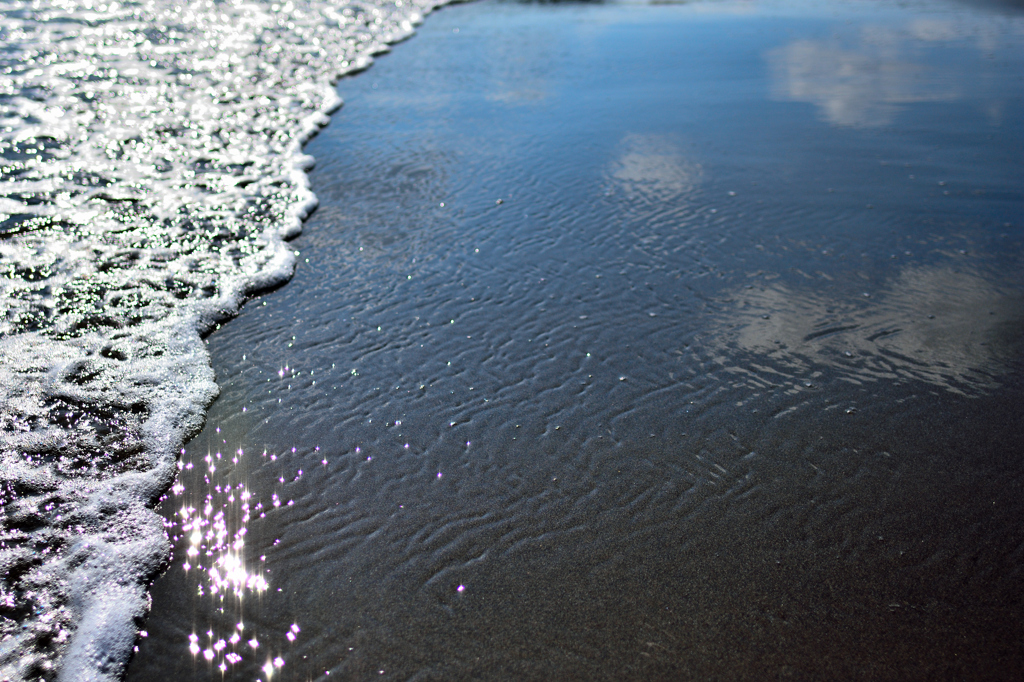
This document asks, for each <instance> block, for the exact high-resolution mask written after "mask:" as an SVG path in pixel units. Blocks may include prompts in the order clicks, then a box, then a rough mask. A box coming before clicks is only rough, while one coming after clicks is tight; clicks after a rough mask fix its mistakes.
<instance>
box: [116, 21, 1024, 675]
mask: <svg viewBox="0 0 1024 682" xmlns="http://www.w3.org/2000/svg"><path fill="white" fill-rule="evenodd" d="M1021 73H1024V16H1022V15H1021V14H1020V13H1017V12H1015V11H1014V10H1013V9H1012V8H1007V7H1005V6H991V7H990V6H985V7H982V8H979V7H976V6H972V5H968V4H956V3H941V2H910V3H904V4H901V6H900V7H892V6H890V5H889V4H887V3H874V2H821V3H768V2H765V3H760V2H710V1H709V2H693V3H686V4H608V5H605V4H571V3H550V4H548V3H544V4H517V3H501V2H491V1H485V2H479V3H472V4H467V5H458V6H453V7H449V8H445V9H443V10H441V11H440V12H438V13H436V14H434V15H432V16H431V17H429V18H428V20H427V22H426V23H425V24H424V25H423V26H422V27H421V28H420V29H419V32H418V34H417V35H416V36H415V37H413V38H412V39H411V40H410V41H408V42H406V43H402V44H400V45H397V46H396V47H395V48H394V49H393V51H392V53H391V54H387V55H383V56H381V57H379V58H378V59H377V61H376V63H375V64H374V65H373V66H372V67H371V68H370V69H369V70H368V71H366V72H364V73H361V74H359V75H357V76H355V77H352V78H348V79H345V80H343V81H341V82H340V83H339V85H338V92H339V94H340V95H341V96H342V97H343V98H344V99H345V101H346V104H345V106H344V108H343V109H342V110H341V111H340V112H338V113H337V114H335V115H334V117H333V122H332V123H331V125H330V126H329V127H327V128H326V129H324V131H323V132H321V133H320V135H319V136H318V137H317V138H315V139H314V140H313V141H312V142H311V143H310V144H309V145H308V146H307V148H306V151H307V153H309V154H311V155H313V156H314V157H315V158H316V160H317V165H316V168H315V170H313V172H312V173H311V182H312V189H313V191H314V192H315V193H316V194H317V196H318V197H319V200H320V206H319V208H318V209H317V211H316V212H315V213H314V214H313V216H312V217H311V218H310V219H309V221H307V223H306V224H305V227H304V231H303V234H302V235H301V236H300V237H299V238H297V239H296V240H294V241H293V242H291V245H292V246H293V247H294V249H295V251H296V252H298V254H299V267H298V269H297V271H296V274H295V277H294V279H293V280H292V281H291V282H290V283H288V284H287V285H285V286H283V287H281V288H279V289H277V290H275V291H273V292H271V293H269V294H267V295H265V296H262V297H260V298H257V299H255V300H253V301H251V302H249V303H248V304H247V305H246V307H245V309H244V310H243V311H242V314H241V315H240V316H239V317H238V318H237V319H235V320H232V321H230V322H228V323H226V324H224V325H223V328H221V329H219V330H218V331H216V332H214V333H213V334H211V335H210V336H209V337H208V339H207V343H208V347H209V350H210V352H211V354H212V356H213V360H214V368H215V370H216V374H217V381H218V383H219V384H220V386H221V395H220V397H219V398H218V399H217V401H216V402H215V403H214V404H213V406H212V408H211V410H210V412H209V415H208V420H207V425H206V428H205V430H204V431H203V432H202V433H201V434H200V435H199V436H198V437H197V438H195V439H194V440H193V441H192V442H191V443H190V444H189V445H188V447H187V448H186V452H185V454H184V455H183V457H182V465H181V467H182V468H181V471H180V476H179V480H178V483H177V485H176V486H175V489H174V490H173V492H172V493H171V494H169V495H168V497H167V499H166V501H165V502H164V504H163V506H162V508H161V509H162V512H163V513H164V514H165V515H166V516H167V518H168V532H169V534H170V535H171V537H172V540H173V541H174V547H175V549H174V556H173V559H172V561H171V563H170V567H169V569H168V571H167V573H166V574H165V575H164V576H163V577H161V578H160V579H158V580H157V582H156V583H155V584H154V585H153V588H152V595H153V608H152V611H151V614H150V616H149V619H148V621H147V622H146V623H145V624H144V625H143V628H144V632H145V636H144V637H142V638H140V640H139V646H138V652H137V654H136V655H135V658H134V659H133V661H132V663H131V665H130V668H129V673H128V680H130V681H131V682H143V681H149V680H152V681H156V680H160V681H164V680H207V679H224V680H252V679H271V680H278V679H282V680H333V679H344V680H363V679H371V678H373V679H395V680H398V679H403V680H405V679H409V680H468V679H485V680H526V679H529V680H598V679H608V680H680V679H729V680H739V679H751V680H763V679H808V680H810V679H871V680H875V679H879V680H880V679H891V680H896V679H900V680H908V679H916V680H925V679H929V680H934V679H1004V680H1011V679H1020V678H1021V677H1022V676H1024V648H1022V644H1021V642H1024V588H1022V585H1024V460H1022V458H1021V453H1024V381H1022V378H1024V374H1022V370H1024V363H1022V358H1024V355H1022V350H1024V258H1022V255H1024V251H1022V248H1021V247H1022V241H1024V193H1022V188H1024V167H1022V166H1021V163H1020V159H1021V151H1022V150H1024V84H1022V81H1021V78H1020V74H1021Z"/></svg>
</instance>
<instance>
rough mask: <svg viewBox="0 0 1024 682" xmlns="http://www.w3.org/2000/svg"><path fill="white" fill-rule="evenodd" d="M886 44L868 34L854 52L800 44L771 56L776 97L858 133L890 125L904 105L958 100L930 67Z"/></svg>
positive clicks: (815, 43) (883, 35)
mask: <svg viewBox="0 0 1024 682" xmlns="http://www.w3.org/2000/svg"><path fill="white" fill-rule="evenodd" d="M940 29H941V27H939V26H932V27H923V30H931V31H937V30H940ZM886 38H893V36H892V34H886V33H881V32H866V33H865V35H863V36H862V39H861V41H860V45H858V46H857V47H855V48H852V49H845V48H843V47H840V46H838V45H835V44H829V43H825V42H821V41H814V40H797V41H794V42H792V43H790V44H789V45H787V46H785V47H783V48H779V49H777V50H773V51H772V52H770V53H769V54H768V62H769V64H770V66H771V69H772V75H773V94H774V96H775V97H776V98H777V99H782V100H787V99H788V100H793V101H797V102H808V103H810V104H814V105H816V106H817V107H818V108H819V110H820V113H821V116H822V118H824V119H825V120H826V121H828V122H829V123H832V124H835V125H840V126H850V127H855V128H870V127H876V126H882V125H886V124H888V123H890V122H891V121H892V120H893V117H894V116H895V114H896V112H898V111H899V110H900V108H901V107H902V106H903V105H906V104H910V103H914V102H947V101H952V100H955V99H956V98H957V97H958V94H957V92H956V90H955V89H953V88H952V87H951V86H950V85H949V84H948V83H945V82H943V81H942V80H941V79H938V78H935V77H933V74H932V72H931V70H930V69H929V68H928V67H926V66H923V65H921V64H917V63H914V62H911V61H908V60H906V59H903V58H901V56H900V47H899V45H898V43H897V44H894V42H895V41H894V40H887V39H886Z"/></svg>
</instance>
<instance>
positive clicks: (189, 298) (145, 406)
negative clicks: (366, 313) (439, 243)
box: [0, 0, 443, 680]
mask: <svg viewBox="0 0 1024 682" xmlns="http://www.w3.org/2000/svg"><path fill="white" fill-rule="evenodd" d="M440 4H443V2H434V1H433V0H415V1H413V2H408V1H403V0H394V1H393V2H384V1H381V0H377V1H376V2H373V3H347V4H346V3H341V4H337V3H327V2H317V1H315V0H311V1H304V0H300V1H298V2H291V1H289V2H283V3H277V2H274V3H272V2H262V1H259V2H243V1H232V2H196V3H172V2H169V1H167V0H157V1H156V2H124V3H118V2H103V1H102V0H100V1H98V2H93V1H91V0H67V1H64V2H62V1H60V0H52V1H44V2H31V3H30V2H21V1H15V2H9V3H4V5H3V7H2V8H0V17H2V21H0V439H2V440H0V507H2V510H3V516H2V518H3V521H2V524H0V576H2V577H0V640H2V643H0V677H2V678H4V679H8V678H9V679H12V680H23V679H50V677H51V676H52V675H58V676H59V677H60V678H61V679H68V680H87V679H90V680H91V679H114V678H117V677H119V676H120V675H121V673H122V672H123V670H124V666H125V665H126V662H127V659H128V656H129V655H130V652H131V649H132V646H133V644H134V642H135V638H136V636H137V624H138V623H139V621H140V619H141V618H142V617H143V616H144V614H145V612H146V610H147V608H148V596H147V593H146V588H145V586H146V583H147V580H148V579H150V578H151V577H152V576H153V575H154V574H155V573H156V572H157V571H158V570H159V569H160V567H161V565H162V564H163V562H165V561H166V557H167V554H168V549H169V546H168V543H167V539H166V537H165V533H164V530H163V522H162V520H161V518H160V517H159V516H158V515H157V514H155V513H154V512H153V511H152V507H153V505H154V504H155V503H156V501H157V500H158V499H159V497H160V496H161V495H162V494H163V493H164V492H165V491H166V490H167V488H168V487H169V486H170V485H171V483H172V481H173V478H174V472H175V462H176V459H177V455H178V452H179V449H180V448H181V446H182V444H183V442H184V441H185V440H186V439H187V438H188V437H190V436H191V435H192V434H194V433H195V432H196V431H197V430H198V429H199V428H200V426H201V425H202V421H203V418H204V413H205V409H206V407H207V406H208V405H209V403H210V402H211V401H212V400H213V399H214V397H215V396H216V394H217V387H216V384H215V383H214V376H213V371H212V369H211V367H210V362H209V357H208V354H207V352H206V350H205V347H204V343H203V341H202V336H203V335H204V334H206V333H208V332H210V331H211V330H212V329H214V328H215V326H216V325H217V324H218V323H219V322H220V321H222V320H224V319H226V318H228V317H230V316H232V315H234V314H235V313H236V312H237V311H238V309H239V306H240V305H241V304H242V303H243V302H244V300H245V299H246V297H247V296H250V295H252V294H253V293H255V292H257V291H259V290H261V289H266V288H268V287H271V286H274V285H276V284H279V283H282V282H284V281H286V280H287V279H288V277H289V276H290V275H291V272H292V270H293V267H294V260H295V259H294V254H293V253H292V251H291V250H290V248H289V247H288V245H287V243H286V240H287V239H289V238H291V237H293V236H295V235H296V234H298V232H299V229H300V226H301V221H302V220H303V219H304V218H305V217H306V216H307V215H308V213H309V212H310V211H311V210H312V209H313V207H314V206H315V203H316V201H315V197H314V196H313V194H312V193H311V192H310V190H309V187H308V182H307V180H306V175H305V171H306V170H308V168H309V167H310V166H311V163H312V159H310V158H309V157H307V156H304V155H303V154H302V152H301V147H302V144H303V143H304V142H305V141H306V140H307V139H308V138H309V137H310V136H311V135H313V134H314V133H315V131H316V130H317V129H318V128H319V127H320V126H323V125H324V124H325V123H326V122H327V114H328V113H330V111H331V110H333V109H335V108H337V106H339V105H340V103H341V102H340V100H339V99H338V98H337V95H336V94H335V93H334V89H333V87H332V84H333V81H334V80H335V79H336V78H337V77H339V76H340V75H343V74H345V73H349V72H353V71H355V70H358V69H360V68H364V67H365V66H367V65H368V64H369V63H370V59H371V55H373V54H376V53H379V52H381V51H383V50H385V49H386V45H387V44H389V43H393V42H395V41H397V40H401V39H403V38H405V37H407V36H409V35H410V34H411V33H412V31H413V27H414V26H415V25H416V24H417V23H418V22H419V21H420V20H421V17H422V15H423V14H425V13H427V12H429V11H430V10H432V9H434V8H436V7H437V6H438V5H440Z"/></svg>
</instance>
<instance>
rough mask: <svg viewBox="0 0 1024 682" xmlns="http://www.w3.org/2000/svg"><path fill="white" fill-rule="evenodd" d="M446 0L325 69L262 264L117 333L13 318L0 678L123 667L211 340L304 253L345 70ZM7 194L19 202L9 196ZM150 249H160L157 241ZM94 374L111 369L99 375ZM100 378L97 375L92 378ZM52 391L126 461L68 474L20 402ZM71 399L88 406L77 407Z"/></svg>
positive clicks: (35, 417)
mask: <svg viewBox="0 0 1024 682" xmlns="http://www.w3.org/2000/svg"><path fill="white" fill-rule="evenodd" d="M397 4H398V6H399V7H400V6H401V4H402V3H397ZM444 4H448V3H447V2H445V1H444V0H442V1H441V2H435V1H433V0H428V1H427V2H417V3H413V4H409V5H407V7H406V8H405V10H404V12H402V13H400V14H398V15H392V16H390V17H389V26H388V29H389V30H387V31H386V32H384V31H382V32H381V33H380V34H378V35H376V36H374V38H373V39H372V40H371V41H370V42H369V43H368V44H363V45H359V47H360V48H361V49H360V50H359V51H358V52H357V53H356V54H354V55H350V58H349V59H348V60H346V62H345V64H346V66H344V67H343V68H340V69H339V68H337V67H336V68H335V70H334V72H333V73H330V74H328V75H327V78H326V79H325V81H323V82H322V83H321V85H322V90H323V92H321V93H320V101H321V102H322V104H321V106H320V107H319V109H318V110H317V111H314V112H312V113H310V114H309V115H307V116H305V117H303V118H302V119H301V132H300V134H299V135H298V136H296V137H294V138H293V139H292V140H291V142H290V144H289V145H288V151H287V153H286V157H287V158H288V159H290V160H289V161H287V166H288V168H287V174H288V178H287V180H288V185H290V188H291V190H292V195H291V200H290V203H289V205H288V206H287V208H286V210H285V212H284V219H283V220H281V221H279V222H278V223H277V224H276V225H272V226H270V227H269V228H268V229H266V230H265V231H264V232H263V234H262V235H261V237H260V241H262V245H261V250H260V254H259V255H260V257H259V259H258V264H259V267H258V268H257V269H256V270H255V271H252V270H250V271H249V272H233V273H220V274H221V275H222V276H221V277H217V276H215V277H214V278H213V279H214V281H215V282H216V295H215V296H212V297H208V298H204V299H200V300H186V301H184V302H183V303H182V304H181V305H179V306H178V307H177V308H176V309H174V310H173V313H172V314H167V315H164V316H162V317H159V318H157V319H150V320H143V321H141V322H140V323H137V324H135V325H133V326H130V327H128V328H127V329H126V328H124V327H121V329H120V331H119V332H118V333H116V334H105V333H103V331H102V330H86V332H85V333H81V334H66V335H64V337H63V338H61V337H60V336H59V335H55V334H53V333H52V329H47V328H46V327H43V328H41V329H28V330H22V329H18V328H14V329H11V328H9V327H6V326H5V328H4V329H3V330H2V332H3V336H2V337H0V360H2V363H0V366H2V367H3V371H2V377H0V379H2V381H0V388H2V389H3V394H2V395H0V399H2V401H3V403H4V406H5V408H6V409H5V411H4V413H3V415H2V416H3V417H4V420H3V422H2V426H3V432H2V434H0V437H2V441H0V445H2V452H3V464H4V466H3V467H2V474H0V504H2V510H3V512H4V516H3V526H2V527H0V530H2V531H3V534H4V535H3V539H4V543H3V545H2V552H3V553H2V554H0V568H2V571H3V575H4V585H3V587H4V594H3V595H2V596H3V601H4V604H3V606H5V607H7V608H6V609H5V611H4V614H3V615H4V616H6V618H5V621H6V622H7V623H8V624H10V623H16V625H17V627H18V631H17V632H12V631H10V630H12V628H5V631H6V632H5V633H4V634H5V636H4V637H3V642H2V644H0V676H2V677H3V679H11V680H27V679H49V676H50V675H52V674H54V673H55V672H56V673H57V678H58V679H61V680H74V681H76V682H77V681H82V680H117V679H121V678H122V677H123V675H124V673H125V671H126V669H127V664H128V661H129V660H130V658H131V655H132V650H133V646H134V644H135V642H136V640H137V637H138V633H139V629H140V627H141V624H142V622H143V620H144V618H145V616H146V614H147V612H148V610H149V606H150V598H149V594H148V586H149V584H151V582H152V581H153V580H154V579H155V578H156V577H157V576H158V575H159V574H160V573H161V572H162V571H163V570H164V569H165V568H166V566H167V562H168V560H169V555H170V544H169V542H168V539H167V537H166V533H165V530H164V519H163V518H162V517H161V516H160V515H159V514H158V513H157V512H156V511H155V510H154V508H155V506H156V505H157V504H158V503H159V500H160V498H161V497H162V496H163V495H164V494H165V493H166V492H167V491H168V490H169V488H170V487H171V485H172V484H173V482H174V479H175V475H176V472H177V467H176V463H177V461H178V457H179V453H180V452H182V449H181V448H182V446H183V445H184V443H186V442H187V441H188V440H189V439H190V438H192V437H193V436H195V434H197V433H198V432H199V431H200V430H201V428H202V426H203V424H204V421H205V414H206V410H207V408H208V407H209V406H210V404H211V403H212V402H213V400H214V399H215V398H216V397H217V395H218V388H217V385H216V383H215V377H214V371H213V368H212V366H211V362H210V356H209V353H208V351H207V349H206V346H205V343H204V341H203V338H204V337H205V336H206V335H208V334H209V333H211V332H212V331H214V330H215V329H216V328H218V327H219V324H220V323H221V322H223V321H225V320H227V319H229V318H232V317H234V316H236V315H237V314H238V312H239V310H240V309H241V307H242V305H243V304H244V303H245V302H246V301H247V300H249V299H251V298H252V297H254V296H256V295H257V294H259V293H260V292H264V291H267V290H269V289H273V288H275V287H278V286H280V285H282V284H284V283H285V282H287V281H288V280H289V279H290V278H291V276H292V274H293V272H294V268H295V260H296V258H295V253H293V251H292V249H291V248H290V247H289V245H288V244H287V242H288V240H291V239H293V238H294V237H296V236H297V235H298V234H299V233H300V232H301V227H302V223H303V221H304V220H305V219H306V218H307V217H308V216H309V215H310V213H311V212H312V211H313V210H314V208H315V207H316V204H317V200H316V197H315V196H314V194H313V193H312V191H311V190H310V187H309V180H308V177H307V174H306V173H307V171H308V170H309V169H310V168H311V167H312V161H313V160H312V158H311V157H308V156H305V155H304V154H303V153H302V147H303V145H304V144H305V143H306V142H307V141H308V140H309V139H311V138H312V137H313V136H314V135H316V133H317V132H318V131H319V130H320V129H321V128H322V127H323V126H325V125H326V124H327V123H328V122H329V120H330V119H329V117H328V114H330V113H331V112H333V111H335V110H336V109H338V108H339V107H340V106H341V104H342V102H341V100H340V98H339V97H338V96H337V94H336V93H335V90H334V85H335V83H336V82H337V81H338V79H340V78H342V77H344V76H347V75H352V74H354V73H356V72H359V71H362V70H364V69H366V68H367V67H369V66H370V65H371V63H372V61H373V56H374V55H378V54H381V53H383V52H386V51H388V49H389V47H388V46H389V45H392V44H395V43H398V42H401V41H403V40H406V39H408V38H409V37H411V36H412V35H413V34H414V32H415V29H414V26H416V25H418V24H419V23H420V22H421V21H422V18H423V16H424V15H426V14H428V13H430V12H431V11H433V10H434V9H437V8H438V7H440V6H442V5H444ZM374 12H376V10H374ZM116 189H118V188H117V187H116V186H114V188H113V190H116ZM113 190H111V191H113ZM229 198H230V197H228V199H229ZM0 208H2V209H3V210H4V211H5V213H8V214H10V213H13V211H12V210H11V209H9V208H8V207H7V206H6V205H5V206H0ZM3 236H4V238H5V239H9V241H6V242H4V243H3V246H5V247H9V248H10V249H11V250H16V249H17V248H18V247H20V246H21V244H20V243H18V240H19V239H23V238H26V237H29V238H30V237H33V236H34V235H33V234H32V233H31V232H28V231H26V232H25V233H19V232H18V231H17V228H15V229H13V230H12V231H9V232H8V233H5V234H4V235H3ZM4 255H5V256H6V257H7V258H8V259H10V258H11V255H12V254H11V252H10V251H8V252H7V253H5V254H4ZM142 257H143V258H145V259H151V260H152V261H159V259H158V258H156V257H154V254H153V253H152V251H150V252H148V253H146V252H143V255H142ZM88 258H89V255H88V254H86V255H85V257H84V258H81V261H87V260H88ZM81 261H80V262H81ZM91 274H92V273H91V272H90V269H89V268H88V267H85V268H81V267H80V268H79V270H78V272H72V273H71V274H69V275H67V276H66V277H65V278H64V283H67V282H73V281H75V280H76V277H77V279H78V280H79V281H81V280H83V279H84V280H86V281H88V278H89V277H90V275H91ZM225 274H226V275H228V276H223V275H225ZM218 280H219V281H218ZM6 289H7V287H5V291H4V292H3V293H5V294H6V293H8V292H7V291H6ZM97 305H98V306H99V307H101V308H102V307H104V305H105V304H104V303H103V302H102V300H101V301H99V302H98V304H97ZM8 311H9V308H7V309H5V310H4V312H8ZM125 332H127V333H125ZM55 337H56V338H55ZM154 347H159V352H158V353H155V352H152V351H153V348H154ZM97 376H100V377H101V378H102V379H104V381H101V382H94V381H92V380H93V379H95V378H96V377H97ZM83 377H85V378H84V379H83ZM97 383H99V384H100V388H99V389H98V390H93V388H94V386H95V385H96V384H97ZM55 401H59V402H60V405H61V406H62V407H63V409H64V410H65V413H64V414H65V418H66V420H67V421H68V422H69V423H76V422H77V421H78V420H81V419H83V417H82V415H85V414H90V413H91V412H94V411H96V409H102V411H103V412H104V413H105V414H106V416H107V418H108V421H112V422H116V423H117V424H118V425H120V426H121V427H122V428H123V429H124V432H125V433H130V432H131V433H134V434H135V436H136V441H137V442H136V450H137V451H136V452H135V454H134V456H133V457H132V459H131V462H130V464H129V465H126V466H122V467H120V468H121V469H122V471H121V472H119V473H116V474H115V475H112V476H108V475H105V474H104V475H97V476H92V477H90V478H87V479H86V480H84V481H83V478H82V477H77V476H64V475H62V473H63V471H62V469H61V463H62V461H63V460H62V459H61V456H62V454H66V453H67V451H68V450H69V449H70V450H73V449H74V447H75V443H72V442H69V441H70V440H71V437H70V436H68V435H67V433H64V432H63V431H64V429H62V428H61V427H60V425H59V424H53V423H52V420H51V423H47V424H45V428H32V427H33V425H34V424H36V423H38V422H40V421H42V416H41V414H31V410H28V411H29V412H30V413H29V414H27V415H26V414H24V412H25V411H26V410H25V409H22V413H21V414H19V413H18V409H19V408H23V407H24V406H25V405H44V404H45V405H47V406H51V407H52V405H53V404H55ZM76 409H80V410H81V412H80V413H78V414H77V415H72V411H73V410H76ZM139 417H142V418H141V419H139ZM25 424H27V426H23V425H25ZM65 426H67V424H65ZM55 453H56V454H55ZM102 464H103V463H102V462H100V466H102ZM115 471H116V469H115ZM107 473H109V472H107ZM65 533H66V535H64V534H65ZM40 548H42V549H43V551H39V550H40ZM8 590H9V591H8Z"/></svg>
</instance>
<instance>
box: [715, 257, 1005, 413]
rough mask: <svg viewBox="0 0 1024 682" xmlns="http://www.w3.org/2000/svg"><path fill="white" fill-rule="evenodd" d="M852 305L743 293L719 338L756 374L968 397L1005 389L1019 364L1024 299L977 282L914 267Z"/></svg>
mask: <svg viewBox="0 0 1024 682" xmlns="http://www.w3.org/2000/svg"><path fill="white" fill-rule="evenodd" d="M855 299H856V297H854V298H853V299H851V300H835V299H834V298H831V297H829V296H827V295H823V294H822V293H820V292H819V291H817V290H812V289H807V290H803V289H796V288H793V287H790V286H787V285H783V284H772V285H768V286H766V287H764V288H751V289H745V290H743V291H742V292H740V293H738V294H737V295H736V297H735V302H736V306H737V307H736V308H735V309H734V311H733V312H732V313H731V314H730V315H729V318H728V319H727V320H725V321H724V324H723V325H722V328H721V329H720V330H718V331H717V332H715V338H718V339H720V340H721V343H723V344H725V345H727V346H729V347H730V348H734V349H738V350H741V351H745V352H747V353H750V354H753V355H755V356H757V357H759V358H760V360H758V361H757V362H758V364H759V365H760V366H759V367H758V368H757V371H758V372H760V371H762V370H766V371H769V372H770V373H772V374H783V375H792V376H810V375H812V374H813V373H814V372H815V371H818V370H823V369H826V368H828V369H830V370H831V371H838V372H839V373H840V377H839V378H840V379H841V380H845V381H848V382H851V383H855V384H856V383H867V382H876V381H893V382H903V381H907V380H914V381H923V382H925V383H928V384H931V385H933V386H936V387H940V388H943V389H945V390H948V391H951V392H954V393H958V394H964V395H977V394H979V393H982V392H985V391H988V390H991V389H994V388H996V387H998V386H999V385H1000V384H999V377H1000V375H1001V374H1002V373H1004V372H1005V371H1006V368H1007V367H1008V366H1009V364H1010V362H1012V361H1014V360H1016V359H1019V357H1020V351H1021V346H1022V339H1024V294H1022V293H1021V292H1015V291H1006V290H1003V289H1001V288H999V287H998V286H996V285H994V284H992V283H991V282H989V281H987V280H985V279H984V278H982V277H981V276H979V275H976V274H971V273H968V272H963V271H956V270H953V269H951V268H945V267H920V268H910V269H907V270H904V271H903V272H902V273H901V274H900V275H899V277H898V278H897V279H896V280H895V281H893V282H892V283H891V284H890V285H889V286H888V287H886V288H885V289H884V290H882V291H879V292H876V293H873V294H870V295H869V296H863V295H862V296H861V297H860V300H855ZM737 371H746V370H737Z"/></svg>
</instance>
